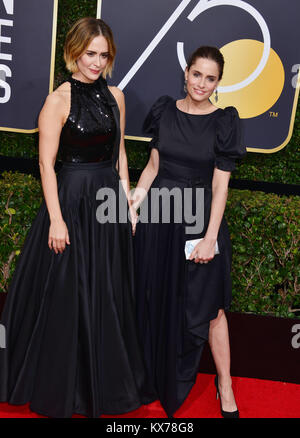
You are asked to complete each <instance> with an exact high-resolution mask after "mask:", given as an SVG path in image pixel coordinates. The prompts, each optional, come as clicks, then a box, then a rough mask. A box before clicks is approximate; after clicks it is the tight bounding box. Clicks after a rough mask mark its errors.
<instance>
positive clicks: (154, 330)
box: [134, 96, 245, 415]
mask: <svg viewBox="0 0 300 438" xmlns="http://www.w3.org/2000/svg"><path fill="white" fill-rule="evenodd" d="M241 128H242V127H241V122H240V119H239V116H238V112H237V110H236V109H235V108H234V107H227V108H225V109H224V110H223V109H221V108H220V109H217V110H215V111H214V112H212V113H210V114H205V115H194V114H188V113H185V112H182V111H180V110H179V109H178V108H177V106H176V101H175V100H173V99H172V98H170V97H168V96H163V97H161V98H160V99H158V101H157V102H155V104H154V105H153V107H152V109H151V110H150V113H149V114H148V116H147V118H146V120H145V124H144V129H145V132H146V133H149V134H150V135H152V137H153V138H152V141H151V143H150V148H152V147H154V148H157V149H158V151H159V157H160V158H159V171H158V175H157V177H156V178H155V179H154V181H153V183H152V186H151V188H150V191H149V193H148V198H146V199H145V200H144V202H146V203H148V217H149V222H148V223H142V222H138V224H137V227H136V234H135V238H134V247H135V268H136V295H137V315H138V324H139V333H140V335H141V341H142V344H143V346H144V347H143V350H144V357H145V361H146V364H147V369H148V378H149V387H154V388H155V390H156V393H157V395H158V398H159V399H160V401H161V403H162V405H163V407H164V409H165V410H166V412H167V414H168V415H172V414H173V413H174V412H175V411H176V410H177V409H178V408H179V407H180V406H181V404H182V403H183V401H184V400H185V398H186V397H187V395H188V393H189V391H190V389H191V388H192V386H193V384H194V382H195V379H196V375H197V372H198V369H199V363H200V358H201V353H202V350H203V347H204V344H205V342H206V341H207V340H208V332H209V322H210V320H212V319H214V318H216V317H217V314H218V310H219V309H221V308H222V309H226V310H228V309H229V306H230V303H231V278H230V269H231V243H230V237H229V232H228V228H227V223H226V220H225V218H224V217H223V219H222V223H221V226H220V230H219V234H218V239H217V241H218V245H219V250H220V254H218V255H216V256H215V257H214V258H213V260H212V261H210V262H209V263H207V264H196V263H194V262H193V261H186V260H185V253H184V247H185V241H186V240H191V239H197V238H200V237H203V236H204V235H205V232H206V229H207V226H208V223H209V216H210V207H211V200H212V188H211V184H212V177H213V172H214V168H215V167H217V168H218V169H221V170H224V171H232V170H234V168H235V160H236V159H237V158H241V157H242V156H243V155H244V154H245V147H244V146H243V145H242V141H241V135H242V132H241V131H242V129H241ZM164 187H166V188H168V189H169V190H172V189H174V188H177V190H178V189H180V191H181V193H182V194H183V199H184V197H185V193H184V189H185V188H188V189H191V190H192V191H193V203H194V204H193V206H194V207H193V208H194V210H193V214H195V199H196V197H195V191H196V188H204V228H203V231H202V232H201V233H197V234H193V233H191V232H190V231H188V230H186V228H185V227H186V225H188V226H191V225H192V224H190V223H188V222H185V221H184V217H185V216H184V211H182V218H183V220H182V222H181V223H179V222H177V223H176V221H175V220H174V219H173V220H172V218H174V209H175V208H181V207H180V205H179V204H175V201H173V199H175V198H171V202H170V205H171V212H170V218H171V220H170V223H163V222H164V220H165V219H163V216H162V205H164V207H165V206H166V201H163V197H161V198H160V204H159V208H158V211H159V215H158V218H159V219H158V223H150V217H151V208H153V205H155V202H154V204H152V205H151V196H150V193H151V189H154V188H156V189H162V188H164ZM178 205H179V207H178ZM183 205H184V202H183ZM144 211H145V210H144ZM177 213H178V211H177ZM154 217H155V216H154ZM140 218H141V216H140ZM177 221H178V216H177ZM187 231H188V232H187ZM188 233H189V234H188Z"/></svg>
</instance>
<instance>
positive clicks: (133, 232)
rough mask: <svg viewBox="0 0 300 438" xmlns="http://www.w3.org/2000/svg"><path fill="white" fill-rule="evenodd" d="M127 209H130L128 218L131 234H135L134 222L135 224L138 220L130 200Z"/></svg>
mask: <svg viewBox="0 0 300 438" xmlns="http://www.w3.org/2000/svg"><path fill="white" fill-rule="evenodd" d="M130 204H131V205H130ZM129 211H130V218H131V228H132V234H133V236H134V235H135V230H136V224H137V221H138V214H137V212H136V209H135V208H134V207H133V205H132V203H131V202H130V203H129Z"/></svg>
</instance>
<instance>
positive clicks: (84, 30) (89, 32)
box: [64, 17, 116, 78]
mask: <svg viewBox="0 0 300 438" xmlns="http://www.w3.org/2000/svg"><path fill="white" fill-rule="evenodd" d="M99 35H102V36H104V37H105V38H106V41H107V44H108V52H109V56H108V62H107V65H106V67H105V69H104V71H103V73H102V75H103V77H104V78H105V77H106V75H109V76H111V73H112V69H113V64H114V59H115V56H116V46H115V43H114V38H113V34H112V31H111V28H110V27H109V26H108V25H107V24H106V23H105V22H104V21H103V20H101V19H100V18H93V17H84V18H81V19H80V20H78V21H76V23H74V24H73V26H72V27H71V29H70V30H69V32H68V33H67V36H66V41H65V46H64V60H65V63H66V67H67V69H68V70H69V71H70V72H71V73H75V72H77V71H78V67H77V64H76V60H77V59H78V58H79V57H80V56H81V55H82V53H83V52H84V50H85V49H86V48H87V47H88V46H89V44H90V42H91V41H92V39H93V38H95V37H97V36H99Z"/></svg>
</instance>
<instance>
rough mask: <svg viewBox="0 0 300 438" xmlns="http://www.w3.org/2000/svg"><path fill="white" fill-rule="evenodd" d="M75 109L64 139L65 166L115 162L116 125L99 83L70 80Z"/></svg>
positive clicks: (67, 123) (71, 113)
mask: <svg viewBox="0 0 300 438" xmlns="http://www.w3.org/2000/svg"><path fill="white" fill-rule="evenodd" d="M69 82H70V83H71V108H70V113H69V116H68V118H67V120H66V123H65V124H64V126H63V128H62V131H61V135H60V154H61V159H62V161H64V162H72V163H95V162H100V161H107V160H111V159H112V155H113V147H114V140H115V134H116V123H115V119H114V116H113V112H112V109H111V106H110V105H109V104H108V102H107V99H106V96H105V94H104V93H103V90H102V88H101V83H100V81H99V80H97V81H95V82H93V83H85V82H81V81H78V80H77V79H74V78H72V77H71V78H70V79H69Z"/></svg>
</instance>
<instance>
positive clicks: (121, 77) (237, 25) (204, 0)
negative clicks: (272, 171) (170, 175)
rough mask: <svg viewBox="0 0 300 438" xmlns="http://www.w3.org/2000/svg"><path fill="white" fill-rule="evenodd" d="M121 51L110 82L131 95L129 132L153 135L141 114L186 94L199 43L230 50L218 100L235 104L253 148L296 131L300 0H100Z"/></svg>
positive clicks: (276, 144)
mask: <svg viewBox="0 0 300 438" xmlns="http://www.w3.org/2000/svg"><path fill="white" fill-rule="evenodd" d="M97 15H98V17H101V18H103V19H104V20H105V21H106V22H107V23H108V24H109V25H110V26H111V28H112V30H113V33H114V36H115V40H116V45H117V58H116V64H115V68H114V73H113V77H112V80H111V81H110V82H111V84H113V85H117V86H118V87H119V88H121V89H122V90H123V92H124V94H125V98H126V112H127V117H126V120H127V122H126V137H127V138H131V139H140V140H148V138H145V137H144V136H143V133H142V129H141V127H142V124H143V120H144V118H145V116H146V114H147V111H148V110H149V108H150V106H151V105H152V103H153V102H154V101H155V100H156V99H157V98H158V97H159V96H161V95H165V94H168V95H170V96H172V97H174V98H176V99H180V98H182V97H184V91H183V82H184V75H183V73H184V69H185V66H186V60H187V59H188V56H189V55H190V54H191V53H192V52H193V51H194V50H195V49H196V48H197V47H199V46H201V45H211V46H216V47H218V48H220V50H221V52H222V53H223V55H224V58H225V69H224V76H223V79H222V81H221V82H220V86H219V87H218V94H219V100H218V103H217V106H219V107H221V108H224V107H226V106H229V105H233V106H235V107H236V108H237V109H238V111H239V114H240V117H241V118H242V119H243V124H244V128H245V142H246V146H247V150H248V151H251V152H262V153H271V152H276V151H278V150H280V149H282V148H283V147H284V146H286V145H287V144H288V142H289V140H290V138H291V136H292V132H293V126H294V120H295V113H296V108H297V101H298V95H299V83H300V81H299V79H300V74H299V67H300V49H299V41H300V26H299V16H300V2H299V0H289V1H288V2H287V1H286V0H251V1H242V0H164V1H161V0H151V1H147V0H126V1H124V0H101V1H100V0H99V1H98V11H97Z"/></svg>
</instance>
